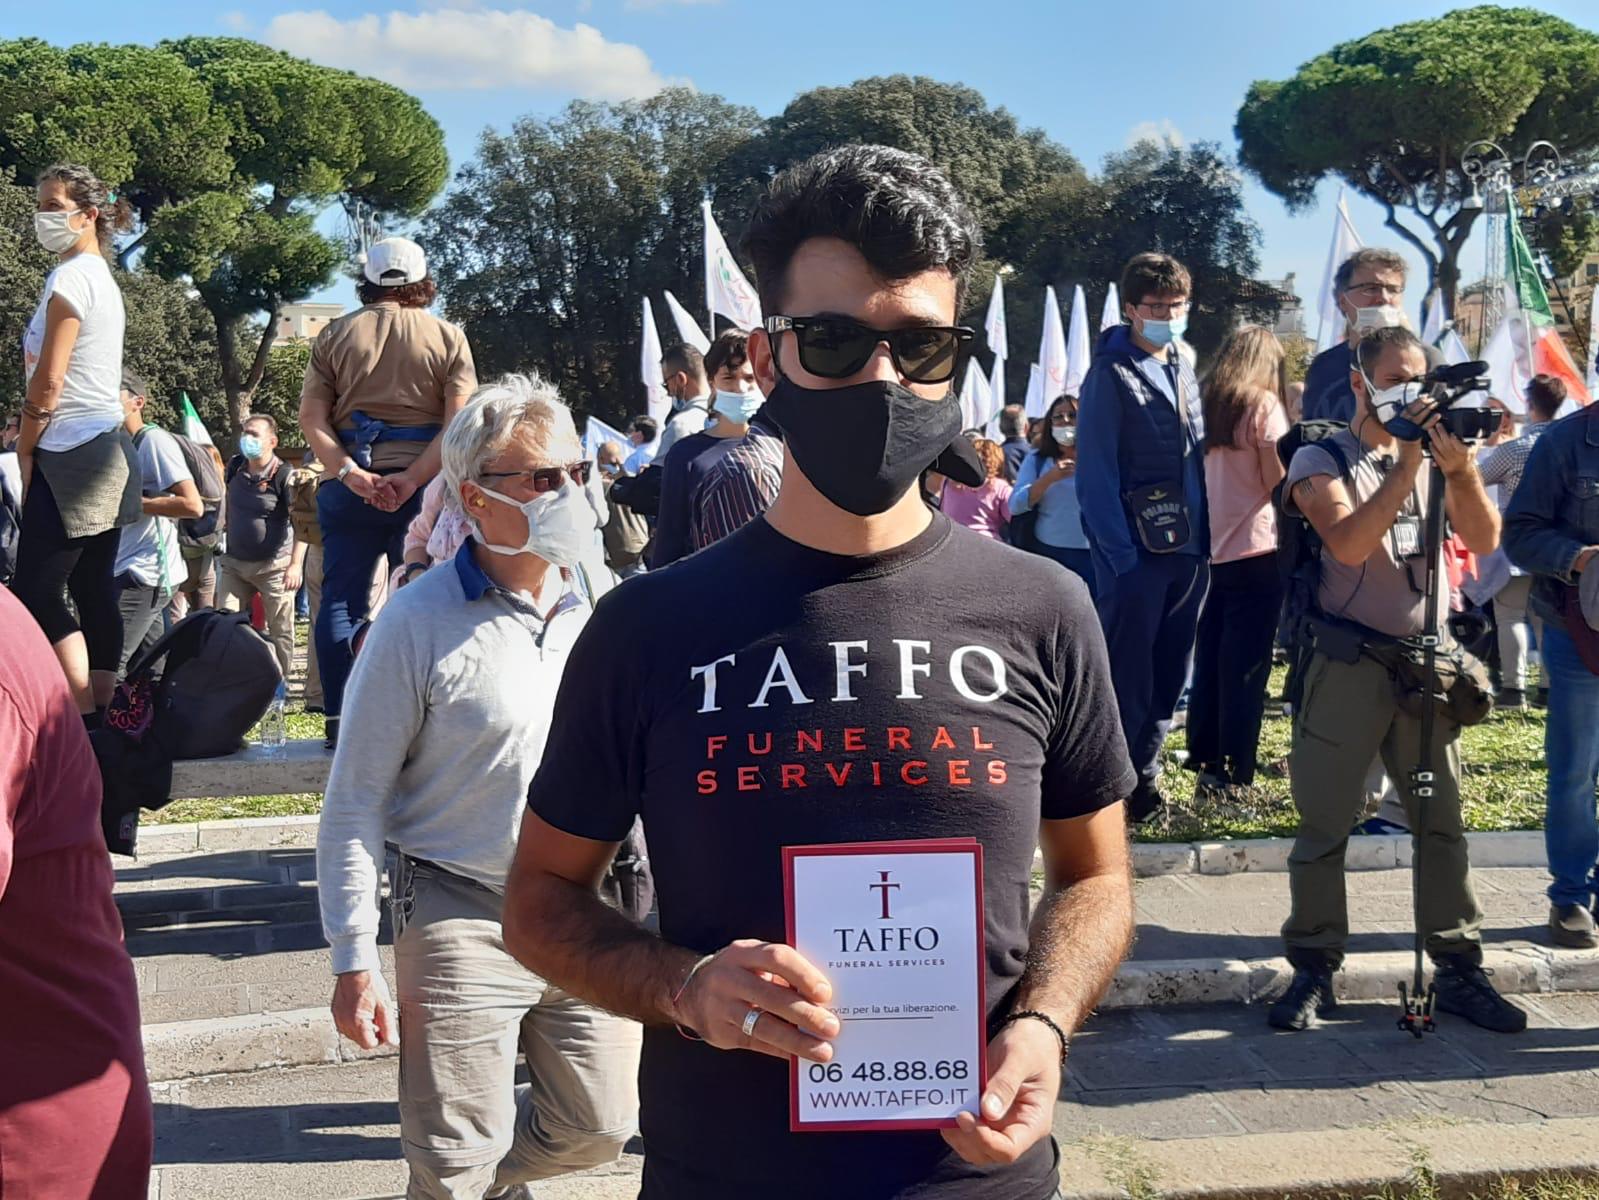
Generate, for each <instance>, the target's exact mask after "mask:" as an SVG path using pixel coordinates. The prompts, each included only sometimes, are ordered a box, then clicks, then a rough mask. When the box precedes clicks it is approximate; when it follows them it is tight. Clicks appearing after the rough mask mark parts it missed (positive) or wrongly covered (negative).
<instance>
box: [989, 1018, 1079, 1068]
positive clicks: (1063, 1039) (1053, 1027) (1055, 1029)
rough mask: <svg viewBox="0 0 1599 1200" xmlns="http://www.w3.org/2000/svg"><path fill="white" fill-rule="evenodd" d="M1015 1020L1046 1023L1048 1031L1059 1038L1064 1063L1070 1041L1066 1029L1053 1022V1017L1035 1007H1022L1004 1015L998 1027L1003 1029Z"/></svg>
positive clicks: (1063, 1062)
mask: <svg viewBox="0 0 1599 1200" xmlns="http://www.w3.org/2000/svg"><path fill="white" fill-rule="evenodd" d="M1017 1021H1042V1022H1043V1023H1044V1024H1045V1025H1048V1026H1049V1031H1050V1032H1051V1033H1053V1034H1054V1035H1055V1036H1056V1037H1057V1038H1059V1039H1060V1061H1061V1065H1062V1066H1065V1065H1066V1047H1067V1045H1068V1044H1069V1043H1070V1040H1071V1039H1069V1038H1068V1037H1067V1036H1066V1031H1065V1030H1064V1029H1062V1028H1061V1027H1060V1026H1059V1025H1057V1024H1055V1020H1054V1018H1053V1017H1051V1016H1050V1015H1049V1014H1048V1013H1041V1012H1038V1011H1036V1010H1035V1009H1031V1008H1024V1009H1022V1010H1021V1011H1020V1012H1013V1013H1011V1015H1010V1016H1008V1017H1006V1018H1005V1020H1004V1021H1003V1022H1002V1023H1001V1024H1000V1028H1001V1029H1003V1028H1005V1026H1006V1025H1011V1024H1014V1023H1015V1022H1017Z"/></svg>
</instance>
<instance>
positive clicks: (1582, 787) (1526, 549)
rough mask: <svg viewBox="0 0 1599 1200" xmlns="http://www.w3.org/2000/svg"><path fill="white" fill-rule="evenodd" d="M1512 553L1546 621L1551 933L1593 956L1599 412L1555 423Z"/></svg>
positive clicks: (1518, 501)
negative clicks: (1531, 577)
mask: <svg viewBox="0 0 1599 1200" xmlns="http://www.w3.org/2000/svg"><path fill="white" fill-rule="evenodd" d="M1505 551H1506V553H1508V554H1509V555H1510V561H1511V562H1513V563H1515V564H1516V566H1518V567H1520V568H1521V569H1522V570H1524V571H1530V572H1531V573H1532V574H1533V575H1534V576H1536V579H1535V580H1534V582H1533V587H1532V611H1533V613H1534V614H1535V615H1537V616H1539V617H1541V618H1543V642H1542V646H1541V650H1542V653H1543V661H1544V666H1545V667H1546V668H1547V670H1548V672H1549V722H1548V724H1547V725H1546V726H1545V727H1544V757H1545V758H1546V759H1547V760H1548V763H1549V782H1548V815H1547V816H1546V818H1545V820H1544V842H1545V846H1546V848H1547V851H1548V855H1549V874H1550V875H1551V876H1553V882H1552V883H1551V884H1550V885H1549V933H1550V936H1551V937H1552V938H1553V940H1554V942H1555V944H1556V945H1558V946H1568V947H1573V948H1591V947H1594V946H1599V935H1596V934H1595V931H1594V918H1593V909H1592V907H1591V905H1592V904H1593V897H1594V890H1595V867H1594V862H1595V860H1596V859H1599V828H1596V821H1595V814H1594V786H1595V782H1596V780H1599V613H1596V612H1595V611H1594V609H1595V608H1596V607H1599V605H1596V603H1595V599H1594V598H1595V597H1596V596H1599V588H1596V587H1595V581H1594V579H1593V578H1592V576H1593V575H1594V574H1595V573H1599V562H1596V559H1599V405H1589V406H1588V407H1587V408H1584V409H1582V410H1580V411H1579V412H1578V413H1576V415H1574V416H1570V417H1567V418H1565V419H1564V420H1562V421H1557V422H1555V423H1554V424H1553V425H1550V426H1549V428H1548V429H1547V431H1546V432H1545V433H1544V434H1543V436H1542V437H1541V438H1539V439H1538V444H1537V445H1536V446H1534V447H1533V448H1532V455H1531V457H1529V458H1528V459H1527V466H1526V469H1525V470H1524V471H1523V472H1522V476H1521V483H1520V485H1519V486H1518V487H1517V488H1516V494H1515V496H1514V497H1513V498H1512V499H1511V501H1510V507H1509V508H1508V509H1506V510H1505Z"/></svg>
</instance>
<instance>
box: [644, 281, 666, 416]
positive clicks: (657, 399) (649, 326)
mask: <svg viewBox="0 0 1599 1200" xmlns="http://www.w3.org/2000/svg"><path fill="white" fill-rule="evenodd" d="M638 369H639V376H640V377H641V378H642V379H643V380H644V411H645V412H647V413H649V414H650V416H652V417H654V418H655V419H656V421H658V422H660V423H661V425H662V426H664V425H665V424H666V418H667V415H668V414H669V413H670V412H671V411H672V398H671V397H670V396H668V395H667V394H666V388H665V387H664V386H663V385H662V383H661V335H660V333H659V332H658V331H657V330H656V328H655V312H654V310H653V309H651V308H650V298H649V297H648V296H645V297H644V334H643V336H642V337H641V338H639V364H638Z"/></svg>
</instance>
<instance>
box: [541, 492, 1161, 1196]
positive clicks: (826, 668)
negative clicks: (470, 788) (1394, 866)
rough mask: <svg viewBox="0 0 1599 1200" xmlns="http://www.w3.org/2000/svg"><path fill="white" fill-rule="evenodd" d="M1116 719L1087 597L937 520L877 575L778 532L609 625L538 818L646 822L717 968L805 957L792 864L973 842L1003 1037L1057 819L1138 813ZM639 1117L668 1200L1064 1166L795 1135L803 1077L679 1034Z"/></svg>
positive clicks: (973, 1181)
mask: <svg viewBox="0 0 1599 1200" xmlns="http://www.w3.org/2000/svg"><path fill="white" fill-rule="evenodd" d="M663 622H667V623H668V625H667V626H664V627H663ZM663 628H665V629H666V632H663ZM641 647H644V649H641ZM1116 711H1117V710H1116V699H1115V694H1114V691H1113V689H1112V687H1111V681H1110V671H1109V667H1108V665H1107V661H1106V655H1105V643H1104V639H1103V637H1102V635H1101V633H1100V628H1099V623H1098V620H1097V618H1096V617H1095V614H1094V609H1093V607H1092V605H1091V604H1090V602H1089V599H1088V592H1087V589H1086V588H1085V587H1084V586H1083V584H1082V583H1081V581H1079V580H1078V579H1077V578H1076V577H1075V576H1073V575H1071V574H1070V573H1069V572H1067V571H1065V570H1064V569H1063V568H1061V567H1059V566H1058V565H1056V564H1055V563H1053V562H1051V561H1049V560H1048V559H1044V558H1041V557H1039V556H1036V555H1030V554H1024V553H1022V552H1020V551H1017V550H1015V549H1013V548H1011V547H1009V546H1004V545H1001V544H999V543H997V542H994V541H992V540H990V539H988V538H984V537H981V536H979V535H978V534H975V533H973V532H971V531H970V530H968V529H964V528H961V527H959V526H956V525H954V524H953V523H951V522H950V521H949V520H948V519H947V518H945V517H943V516H942V515H940V514H937V513H934V514H933V515H932V523H931V525H930V526H929V527H928V528H927V530H926V531H925V532H923V533H922V534H921V535H919V536H918V537H916V538H915V539H914V540H912V541H911V542H908V543H906V544H905V545H903V546H899V547H897V548H895V549H893V550H889V551H887V552H886V553H883V554H876V555H871V556H868V557H861V558H852V557H844V556H839V555H834V554H828V553H824V552H822V551H819V550H813V549H810V548H808V547H805V546H801V545H799V544H797V543H795V542H792V541H790V540H789V539H787V538H785V537H783V536H782V535H781V534H779V533H777V532H776V531H775V530H774V529H773V528H772V527H771V526H770V525H769V524H768V523H767V522H766V520H765V519H764V518H759V519H757V520H755V521H753V522H751V523H750V524H749V525H746V526H745V527H744V528H743V529H741V530H739V531H738V532H737V533H735V534H733V535H732V536H731V537H728V538H726V539H724V540H722V541H720V542H718V543H716V544H715V545H713V546H710V547H708V548H707V549H705V550H703V551H701V552H700V553H699V554H696V555H695V556H694V557H693V558H691V559H688V560H686V561H684V562H681V563H679V564H677V565H676V566H673V567H671V568H669V569H667V570H665V571H661V572H651V573H650V574H648V575H644V576H641V577H639V578H637V579H634V580H631V581H629V583H628V585H627V586H626V587H623V588H618V589H616V590H615V591H613V592H612V593H611V594H610V595H608V596H606V597H605V598H604V599H603V600H601V601H600V604H599V607H598V609H597V610H596V612H595V613H594V615H593V617H592V618H591V619H590V621H589V624H588V627H587V628H586V629H585V630H584V632H583V634H582V635H581V637H580V638H579V639H578V642H577V645H576V647H575V648H574V649H573V651H572V656H571V659H570V661H569V662H568V664H567V668H566V671H565V674H564V677H563V679H562V683H561V689H560V694H559V696H558V698H557V701H556V705H555V716H554V721H553V726H552V728H551V730H550V737H549V740H548V743H547V745H546V749H545V752H544V760H543V762H542V764H541V765H540V767H539V770H538V774H537V776H536V777H535V778H534V780H533V784H532V787H531V788H530V790H529V803H530V805H531V806H532V808H533V810H534V811H535V812H537V813H538V814H539V816H540V817H542V818H543V819H544V820H546V821H548V822H549V823H550V824H552V825H554V826H556V827H557V828H559V829H562V830H565V831H566V832H568V833H571V834H574V835H576V836H578V837H585V838H593V839H596V840H600V841H617V840H619V839H621V837H622V836H623V835H624V834H626V833H627V831H628V829H629V827H630V826H631V824H632V822H633V818H634V815H635V814H638V813H642V815H643V818H644V833H645V837H646V839H647V841H648V843H649V854H650V864H651V867H652V869H653V871H654V875H655V884H656V889H657V902H658V904H659V909H660V922H661V934H662V936H663V937H665V938H666V939H667V940H669V941H671V942H675V943H677V944H679V945H683V946H687V947H690V948H691V949H694V950H697V951H700V952H701V953H709V952H710V951H713V950H718V949H720V948H721V947H723V946H725V945H727V944H728V943H729V942H731V941H733V940H735V939H737V938H760V939H762V940H765V941H771V942H781V941H783V940H784V938H785V924H784V909H783V879H782V857H781V851H782V848H783V847H784V846H787V845H799V844H810V843H831V842H855V841H881V840H895V839H903V838H948V837H968V836H969V837H975V838H976V839H977V840H978V841H980V842H981V843H982V846H983V855H984V858H983V885H984V906H985V912H986V922H985V925H986V939H987V956H988V962H987V996H988V1002H989V1006H990V1020H991V1022H993V1021H994V1020H996V1019H997V1017H998V1016H999V1015H1002V1014H1003V1011H1004V1010H1005V1009H1006V1008H1007V1007H1008V1006H1009V1003H1010V993H1011V991H1012V989H1013V988H1014V987H1015V984H1016V981H1017V979H1018V978H1019V977H1020V976H1021V973H1022V969H1023V966H1024V962H1025V958H1026V953H1027V919H1028V884H1029V881H1030V876H1031V872H1032V865H1033V851H1034V849H1035V847H1036V844H1037V836H1038V822H1039V819H1040V817H1041V816H1042V817H1044V818H1052V819H1056V818H1066V817H1075V816H1079V815H1082V814H1086V813H1090V812H1094V811H1096V810H1098V809H1100V808H1103V807H1105V806H1106V805H1109V804H1112V803H1114V802H1116V801H1117V800H1118V799H1120V798H1122V797H1124V796H1125V795H1127V794H1128V792H1130V791H1131V790H1132V787H1133V784H1134V782H1135V778H1134V773H1133V770H1132V767H1131V765H1130V763H1129V761H1128V756H1127V750H1126V746H1125V743H1124V742H1123V739H1122V732H1121V724H1120V721H1119V719H1118V717H1117V715H1116ZM641 1098H642V1130H643V1134H644V1142H645V1147H646V1152H645V1167H644V1191H643V1195H644V1196H645V1197H646V1198H650V1200H655V1198H670V1200H702V1198H704V1197H709V1196H745V1195H749V1196H755V1195H759V1196H763V1197H770V1198H772V1200H782V1198H784V1197H789V1196H793V1197H804V1198H805V1200H817V1197H819V1196H821V1197H827V1198H828V1200H843V1198H845V1197H855V1196H860V1197H872V1198H873V1200H877V1198H881V1197H936V1198H938V1200H955V1198H959V1200H968V1198H971V1200H979V1198H980V1200H1042V1198H1043V1197H1045V1196H1048V1195H1051V1194H1052V1192H1053V1189H1054V1187H1055V1185H1056V1180H1055V1170H1056V1167H1055V1161H1056V1155H1055V1151H1054V1148H1053V1145H1052V1144H1051V1143H1048V1142H1046V1143H1043V1144H1040V1145H1038V1146H1036V1147H1035V1148H1034V1149H1033V1150H1032V1151H1031V1152H1029V1153H1028V1154H1027V1155H1026V1156H1024V1158H1023V1159H1022V1161H1021V1162H1019V1163H1016V1164H1014V1165H1012V1166H1010V1167H1005V1168H997V1167H976V1166H972V1165H970V1164H968V1163H966V1162H964V1161H963V1160H961V1159H960V1158H959V1157H958V1156H957V1155H955V1154H954V1153H953V1152H952V1151H951V1150H950V1149H949V1147H948V1146H947V1145H946V1143H945V1142H944V1140H943V1138H942V1137H941V1136H940V1135H939V1134H938V1133H937V1132H936V1131H934V1132H906V1133H900V1132H894V1133H800V1134H795V1133H790V1132H789V1127H788V1068H787V1066H786V1065H785V1064H784V1063H783V1062H782V1061H780V1060H778V1059H775V1058H770V1057H767V1056H764V1055H760V1054H756V1053H754V1052H750V1051H724V1050H716V1049H713V1048H711V1047H710V1046H707V1045H704V1044H702V1043H698V1042H693V1041H690V1040H687V1039H685V1038H683V1037H682V1036H680V1035H679V1034H678V1033H677V1032H676V1031H674V1030H672V1029H660V1028H652V1029H648V1030H646V1032H645V1039H644V1060H643V1066H642V1070H641Z"/></svg>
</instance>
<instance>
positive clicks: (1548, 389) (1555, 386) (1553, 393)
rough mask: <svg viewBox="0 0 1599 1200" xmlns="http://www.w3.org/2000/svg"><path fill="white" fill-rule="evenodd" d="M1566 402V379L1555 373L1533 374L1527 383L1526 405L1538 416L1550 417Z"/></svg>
mask: <svg viewBox="0 0 1599 1200" xmlns="http://www.w3.org/2000/svg"><path fill="white" fill-rule="evenodd" d="M1565 402H1566V381H1565V380H1564V379H1561V378H1559V377H1558V376H1555V375H1534V376H1533V377H1532V382H1531V383H1529V384H1528V385H1527V407H1528V408H1530V409H1532V411H1533V412H1535V413H1537V414H1538V415H1539V416H1540V417H1544V418H1546V419H1547V418H1550V417H1553V416H1554V415H1555V414H1556V413H1557V412H1559V411H1560V406H1561V405H1562V404H1564V403H1565Z"/></svg>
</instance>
